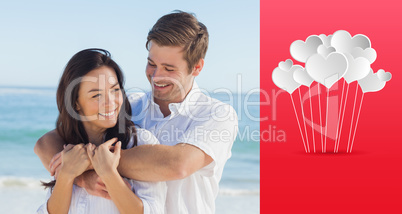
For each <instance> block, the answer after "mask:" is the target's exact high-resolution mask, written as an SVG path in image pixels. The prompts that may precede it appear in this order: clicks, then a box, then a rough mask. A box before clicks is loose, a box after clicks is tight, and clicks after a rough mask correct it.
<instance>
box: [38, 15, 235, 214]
mask: <svg viewBox="0 0 402 214" xmlns="http://www.w3.org/2000/svg"><path fill="white" fill-rule="evenodd" d="M146 47H147V49H148V51H149V54H148V64H147V67H146V75H147V78H148V80H149V82H150V83H151V86H152V93H147V94H145V95H143V96H134V98H133V99H132V101H131V106H132V108H133V115H134V116H133V121H134V122H135V123H136V124H137V125H139V126H140V127H142V128H145V129H148V130H150V131H151V132H152V133H153V134H154V135H155V136H156V137H157V138H158V140H159V141H160V143H161V145H143V146H138V147H134V148H132V149H128V150H124V151H122V153H121V158H120V165H119V168H118V170H119V172H120V174H121V175H122V176H125V177H129V178H132V179H136V180H142V181H167V186H168V192H167V200H166V204H165V207H166V209H165V210H166V213H172V214H176V213H191V214H192V213H200V214H201V213H202V214H205V213H214V212H215V199H216V197H217V194H218V190H219V181H220V179H221V176H222V171H223V167H224V165H225V163H226V161H227V159H228V158H229V157H230V156H231V148H232V145H233V142H234V140H235V138H236V135H237V115H236V112H235V111H234V109H233V108H232V107H231V106H229V105H227V104H224V103H222V102H220V101H218V100H215V99H212V98H210V97H208V96H206V95H204V94H203V93H202V92H201V90H200V89H199V88H198V85H197V84H196V83H195V81H194V78H195V77H196V76H198V75H199V74H200V72H201V70H202V68H203V66H204V58H205V54H206V51H207V48H208V31H207V28H206V27H205V26H204V25H203V24H202V23H200V22H198V20H197V19H196V18H195V17H194V16H193V15H191V14H189V13H185V12H180V11H178V12H174V13H171V14H168V15H165V16H163V17H161V18H160V19H159V20H158V21H157V22H156V24H155V25H154V26H153V28H152V29H151V30H150V32H149V33H148V38H147V43H146ZM63 144H64V142H62V140H61V139H60V138H59V137H58V135H57V133H55V131H52V132H49V133H47V134H46V135H45V136H43V137H42V138H41V139H40V140H39V141H38V142H37V143H36V145H35V153H36V154H37V155H38V156H39V157H40V159H41V160H42V162H43V164H44V165H45V167H46V168H47V169H48V170H49V171H50V172H51V173H52V174H54V172H55V171H57V167H58V165H59V164H60V158H58V157H59V156H58V155H55V154H57V153H58V152H60V151H61V150H62V148H63V146H62V145H63ZM53 156H54V158H53V160H52V161H51V159H52V157H53ZM50 162H51V165H50V166H48V165H49V163H50ZM97 180H98V179H97V175H96V173H94V172H93V171H89V172H87V173H84V174H82V175H81V176H80V177H79V178H77V182H76V183H77V184H78V185H80V186H83V187H85V188H86V189H87V190H88V192H90V193H91V194H94V195H100V196H103V197H108V195H107V191H106V190H105V189H104V187H103V186H102V184H101V182H99V181H98V182H97Z"/></svg>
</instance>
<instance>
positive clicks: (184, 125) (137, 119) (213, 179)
mask: <svg viewBox="0 0 402 214" xmlns="http://www.w3.org/2000/svg"><path fill="white" fill-rule="evenodd" d="M129 99H130V103H131V107H132V114H133V118H132V120H133V121H134V123H135V124H136V125H139V126H140V127H141V128H145V129H147V130H149V131H150V132H151V133H153V134H154V135H155V137H156V138H157V139H158V140H159V142H160V144H163V145H170V146H174V145H176V144H178V143H186V144H191V145H193V146H196V147H198V148H199V149H201V150H202V151H203V152H205V153H206V154H207V155H209V156H210V157H211V158H212V159H213V161H212V163H211V164H209V165H208V166H206V167H204V168H202V169H200V170H198V171H196V172H195V173H193V174H192V175H190V176H188V177H186V178H184V179H180V180H173V181H167V182H166V183H167V186H168V190H167V196H166V204H165V208H166V209H165V211H166V213H168V214H183V213H191V214H197V213H199V214H208V213H215V199H216V197H217V195H218V192H219V181H220V179H221V177H222V172H223V167H224V165H225V163H226V161H227V160H228V159H229V158H230V156H231V154H232V153H231V149H232V145H233V142H234V141H235V139H236V135H237V132H238V120H237V114H236V112H235V110H234V109H233V107H231V106H230V105H228V104H225V103H223V102H221V101H219V100H216V99H213V98H211V97H208V96H206V95H205V94H203V93H202V91H201V90H200V89H199V87H198V85H197V84H196V82H194V83H193V87H192V89H191V91H190V92H189V93H188V94H187V96H186V98H185V99H184V101H183V102H181V103H171V104H169V109H170V111H171V114H170V115H169V116H167V117H164V116H163V114H162V112H161V111H160V108H159V106H158V104H156V103H155V102H154V101H153V97H152V93H151V92H148V93H146V94H131V95H130V96H129Z"/></svg>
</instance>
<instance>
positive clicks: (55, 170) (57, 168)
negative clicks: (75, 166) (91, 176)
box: [49, 144, 93, 179]
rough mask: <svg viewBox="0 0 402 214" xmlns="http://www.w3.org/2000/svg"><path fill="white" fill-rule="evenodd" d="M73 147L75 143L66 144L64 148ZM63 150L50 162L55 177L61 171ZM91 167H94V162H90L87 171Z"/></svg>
mask: <svg viewBox="0 0 402 214" xmlns="http://www.w3.org/2000/svg"><path fill="white" fill-rule="evenodd" d="M73 147H74V145H73V144H68V145H64V150H70V149H71V148H73ZM86 147H87V145H85V148H86ZM64 150H63V151H64ZM63 151H61V152H59V153H57V154H55V155H54V156H53V158H52V160H51V161H50V164H49V169H50V175H51V176H54V178H55V179H57V176H58V174H59V171H60V166H61V162H62V158H61V153H62V152H63ZM91 169H93V167H92V164H89V166H88V168H87V169H86V170H85V171H87V170H91Z"/></svg>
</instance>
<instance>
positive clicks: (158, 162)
mask: <svg viewBox="0 0 402 214" xmlns="http://www.w3.org/2000/svg"><path fill="white" fill-rule="evenodd" d="M173 150H174V148H173V146H166V145H142V146H137V147H134V148H132V149H126V150H122V152H121V158H120V164H119V167H118V170H119V173H120V174H121V175H122V176H124V177H128V178H131V179H134V180H140V181H167V180H175V179H180V178H182V176H181V174H180V169H181V166H180V165H179V164H178V163H180V162H181V161H180V160H179V158H180V156H177V155H175V154H174V152H173Z"/></svg>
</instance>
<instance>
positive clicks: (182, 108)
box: [148, 80, 202, 114]
mask: <svg viewBox="0 0 402 214" xmlns="http://www.w3.org/2000/svg"><path fill="white" fill-rule="evenodd" d="M201 94H202V91H201V90H200V88H199V87H198V84H197V83H196V82H195V80H194V81H193V86H192V88H191V90H190V92H188V94H187V96H186V97H185V98H184V100H183V101H182V102H180V103H170V104H169V110H170V112H171V113H172V114H184V113H185V112H186V109H187V110H190V109H191V107H194V106H195V103H196V102H197V100H198V98H199V97H200V95H201ZM148 100H149V101H150V104H151V105H152V106H153V107H154V108H156V109H158V111H160V108H159V105H158V104H156V103H155V101H154V98H153V96H152V91H151V92H149V93H148Z"/></svg>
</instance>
